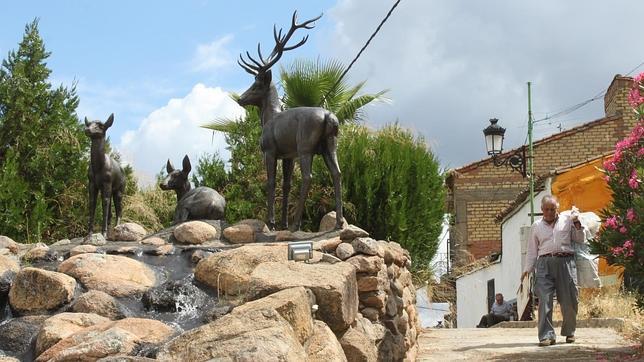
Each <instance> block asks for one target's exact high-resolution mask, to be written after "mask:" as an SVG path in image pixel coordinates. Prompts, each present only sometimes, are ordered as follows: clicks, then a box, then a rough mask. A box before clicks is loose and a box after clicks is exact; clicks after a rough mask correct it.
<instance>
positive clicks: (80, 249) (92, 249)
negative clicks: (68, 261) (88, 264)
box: [69, 244, 98, 256]
mask: <svg viewBox="0 0 644 362" xmlns="http://www.w3.org/2000/svg"><path fill="white" fill-rule="evenodd" d="M97 251H98V248H97V247H96V245H90V244H86V245H78V246H75V247H73V248H71V249H70V250H69V255H70V256H76V255H79V254H86V253H96V252H97Z"/></svg>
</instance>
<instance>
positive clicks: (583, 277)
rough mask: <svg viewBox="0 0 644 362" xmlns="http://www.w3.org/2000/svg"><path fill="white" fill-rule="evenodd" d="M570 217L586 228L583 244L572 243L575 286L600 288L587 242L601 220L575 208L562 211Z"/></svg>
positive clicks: (596, 269) (594, 258) (596, 268)
mask: <svg viewBox="0 0 644 362" xmlns="http://www.w3.org/2000/svg"><path fill="white" fill-rule="evenodd" d="M564 213H570V214H571V215H577V216H578V218H579V221H581V224H582V225H584V226H586V230H585V233H584V242H583V243H573V246H574V248H575V264H577V285H578V286H579V287H580V288H600V287H601V280H600V279H599V272H598V265H597V264H598V263H597V256H596V255H592V254H590V245H589V244H588V241H589V240H591V239H592V238H594V237H595V235H596V234H597V231H599V227H600V226H601V219H600V218H599V216H597V214H595V213H594V212H582V213H579V210H578V209H577V208H576V207H574V206H573V207H572V210H571V211H564V212H562V214H564Z"/></svg>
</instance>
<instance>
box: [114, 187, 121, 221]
mask: <svg viewBox="0 0 644 362" xmlns="http://www.w3.org/2000/svg"><path fill="white" fill-rule="evenodd" d="M112 198H113V199H114V211H115V213H116V225H118V224H120V223H121V210H122V208H121V205H122V204H121V202H122V201H123V192H122V191H120V190H119V191H116V192H114V196H113V197H112Z"/></svg>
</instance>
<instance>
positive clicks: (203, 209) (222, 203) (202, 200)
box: [159, 155, 226, 225]
mask: <svg viewBox="0 0 644 362" xmlns="http://www.w3.org/2000/svg"><path fill="white" fill-rule="evenodd" d="M182 167H183V168H182V169H181V170H177V169H175V168H174V166H172V162H170V160H168V163H167V164H166V171H167V172H168V176H166V178H165V179H163V181H161V183H160V184H159V187H160V188H161V190H174V192H175V193H176V194H177V207H176V208H175V211H174V219H173V222H172V224H173V225H176V224H179V223H182V222H184V221H187V220H199V219H207V220H222V219H223V218H224V216H225V209H226V200H225V199H224V197H223V196H221V195H220V194H219V193H218V192H217V191H215V190H213V189H211V188H210V187H205V186H200V187H197V188H194V189H193V188H192V186H191V185H190V180H189V179H188V174H190V170H191V169H192V166H191V165H190V158H188V155H186V156H185V157H184V158H183V162H182Z"/></svg>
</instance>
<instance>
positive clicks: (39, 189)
mask: <svg viewBox="0 0 644 362" xmlns="http://www.w3.org/2000/svg"><path fill="white" fill-rule="evenodd" d="M50 54H51V53H50V52H48V51H47V50H46V49H45V44H44V42H43V39H42V37H41V36H40V33H39V31H38V20H37V19H36V20H34V21H33V22H31V23H29V24H27V25H26V27H25V34H24V37H23V39H22V41H21V42H20V44H19V45H18V50H17V51H10V52H9V54H8V56H7V58H6V59H5V60H3V62H2V66H1V67H0V234H3V235H7V236H9V237H11V238H13V239H15V240H21V241H27V242H36V241H41V240H43V239H44V240H51V239H53V238H56V237H67V236H68V235H69V234H79V233H81V232H82V229H83V226H82V225H84V224H85V222H84V215H86V211H85V210H86V209H87V207H86V206H85V204H86V196H85V193H86V182H87V181H86V180H87V176H86V171H87V150H88V146H89V140H88V139H87V137H85V135H84V134H83V127H82V126H81V123H80V122H79V120H78V118H77V116H76V108H77V106H78V96H77V95H76V89H75V86H72V87H71V88H66V87H64V86H62V85H60V86H58V87H53V86H52V84H51V83H50V81H49V75H50V74H51V70H50V69H49V68H48V67H47V63H46V60H47V58H48V57H49V56H50Z"/></svg>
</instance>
